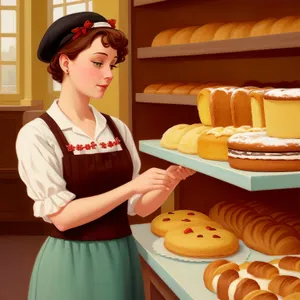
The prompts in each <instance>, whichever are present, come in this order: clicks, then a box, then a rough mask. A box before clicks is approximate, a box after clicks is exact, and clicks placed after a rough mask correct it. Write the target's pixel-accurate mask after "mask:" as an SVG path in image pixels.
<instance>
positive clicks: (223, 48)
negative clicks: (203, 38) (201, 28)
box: [137, 32, 300, 59]
mask: <svg viewBox="0 0 300 300" xmlns="http://www.w3.org/2000/svg"><path fill="white" fill-rule="evenodd" d="M290 48H300V32H293V33H284V34H274V35H265V36H259V37H251V38H243V39H232V40H224V41H209V42H202V43H191V44H183V45H169V46H159V47H144V48H138V49H137V57H138V58H139V59H144V58H158V57H175V56H194V55H207V54H221V53H234V52H247V51H262V50H275V49H290Z"/></svg>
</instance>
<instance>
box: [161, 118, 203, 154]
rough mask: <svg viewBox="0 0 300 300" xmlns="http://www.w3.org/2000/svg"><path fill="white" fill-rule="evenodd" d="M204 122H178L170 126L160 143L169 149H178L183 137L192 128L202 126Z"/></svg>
mask: <svg viewBox="0 0 300 300" xmlns="http://www.w3.org/2000/svg"><path fill="white" fill-rule="evenodd" d="M200 126H202V124H200V123H199V124H192V125H188V124H178V125H175V126H172V127H171V128H169V129H168V130H167V131H166V132H164V134H163V135H162V138H161V140H160V145H161V146H162V147H164V148H167V149H172V150H177V147H178V144H179V142H180V140H181V138H182V137H183V136H184V135H185V134H186V133H187V132H188V131H190V130H192V129H194V128H196V127H200Z"/></svg>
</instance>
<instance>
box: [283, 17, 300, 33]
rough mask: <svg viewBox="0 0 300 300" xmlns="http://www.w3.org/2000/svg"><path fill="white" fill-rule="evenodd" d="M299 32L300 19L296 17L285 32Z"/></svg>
mask: <svg viewBox="0 0 300 300" xmlns="http://www.w3.org/2000/svg"><path fill="white" fill-rule="evenodd" d="M298 31H300V17H298V18H297V19H296V20H295V21H294V22H293V23H292V25H291V26H289V27H288V28H287V30H286V32H298Z"/></svg>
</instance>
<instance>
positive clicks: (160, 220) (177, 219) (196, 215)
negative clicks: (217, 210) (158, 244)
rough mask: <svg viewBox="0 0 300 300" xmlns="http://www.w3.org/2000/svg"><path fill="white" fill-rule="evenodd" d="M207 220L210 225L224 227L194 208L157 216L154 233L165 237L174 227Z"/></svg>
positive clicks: (154, 220) (153, 227)
mask: <svg viewBox="0 0 300 300" xmlns="http://www.w3.org/2000/svg"><path fill="white" fill-rule="evenodd" d="M199 222H206V223H207V225H208V226H216V227H222V225H220V224H218V223H216V222H214V221H212V220H211V219H210V218H209V217H208V216H207V215H205V214H203V213H200V212H198V211H194V210H175V211H170V212H167V213H163V214H160V215H158V216H157V217H155V218H154V219H153V220H152V222H151V231H152V233H153V234H155V235H157V236H160V237H163V236H165V234H166V233H167V231H168V230H170V229H174V228H176V227H178V226H180V225H182V224H188V225H191V224H195V223H199Z"/></svg>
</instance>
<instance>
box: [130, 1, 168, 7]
mask: <svg viewBox="0 0 300 300" xmlns="http://www.w3.org/2000/svg"><path fill="white" fill-rule="evenodd" d="M166 1H169V0H134V4H133V6H142V5H147V4H152V3H158V2H166Z"/></svg>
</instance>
